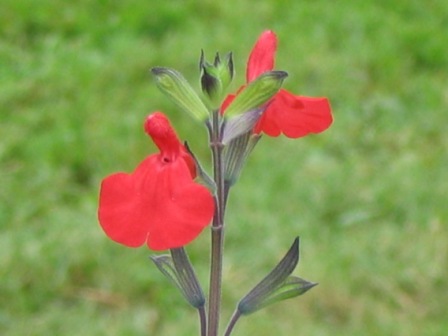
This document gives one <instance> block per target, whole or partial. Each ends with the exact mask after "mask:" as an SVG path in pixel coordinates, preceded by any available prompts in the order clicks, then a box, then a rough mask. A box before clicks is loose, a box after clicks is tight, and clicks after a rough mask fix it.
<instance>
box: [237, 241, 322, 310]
mask: <svg viewBox="0 0 448 336" xmlns="http://www.w3.org/2000/svg"><path fill="white" fill-rule="evenodd" d="M298 261H299V238H296V239H295V240H294V243H293V244H292V246H291V248H290V249H289V251H288V252H287V253H286V255H285V256H284V257H283V259H282V260H281V261H280V262H279V263H278V265H277V266H276V267H275V268H274V269H273V270H272V271H271V272H270V273H269V274H268V275H267V276H266V277H265V278H264V279H263V280H261V281H260V282H259V283H258V284H257V285H256V286H255V287H254V288H253V289H252V290H251V291H250V292H249V293H248V294H247V295H246V296H245V297H244V298H243V299H242V300H241V301H240V302H239V303H238V307H237V310H238V311H239V313H240V314H241V315H249V314H252V313H254V312H256V311H258V310H260V309H262V308H264V307H266V306H268V305H270V304H273V303H275V302H279V301H282V300H286V299H289V298H293V297H296V296H299V295H302V294H304V293H305V292H307V291H308V290H309V289H311V288H312V287H314V286H315V285H316V283H312V282H308V281H306V280H303V279H301V278H298V277H295V276H290V274H291V273H292V272H293V271H294V269H295V267H296V266H297V263H298Z"/></svg>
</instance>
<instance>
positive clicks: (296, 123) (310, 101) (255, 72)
mask: <svg viewBox="0 0 448 336" xmlns="http://www.w3.org/2000/svg"><path fill="white" fill-rule="evenodd" d="M276 49H277V37H276V36H275V34H274V33H273V32H272V31H270V30H268V31H265V32H263V33H262V34H261V36H260V37H259V39H258V41H257V43H256V44H255V46H254V48H253V49H252V52H251V54H250V56H249V60H248V62H247V72H246V80H247V82H251V81H253V80H254V79H256V78H257V77H258V76H260V75H261V74H262V73H264V72H266V71H271V70H273V68H274V56H275V51H276ZM234 97H235V96H233V95H230V96H229V97H227V99H226V100H225V102H224V104H223V109H225V107H226V106H228V105H229V104H230V102H231V101H232V100H233V98H234ZM332 122H333V118H332V115H331V108H330V103H329V102H328V99H326V98H312V97H304V96H297V95H294V94H292V93H290V92H288V91H286V90H284V89H281V90H280V91H279V92H278V93H277V94H276V95H275V96H274V98H272V99H271V101H270V102H269V104H268V106H267V108H266V110H265V111H264V113H263V115H262V116H261V118H260V120H259V121H258V123H257V124H256V125H255V128H254V133H257V134H258V133H261V132H263V133H265V134H267V135H269V136H272V137H276V136H279V135H280V134H281V133H283V134H284V135H285V136H287V137H289V138H299V137H303V136H305V135H307V134H309V133H320V132H322V131H324V130H326V129H327V128H328V127H329V126H330V125H331V123H332Z"/></svg>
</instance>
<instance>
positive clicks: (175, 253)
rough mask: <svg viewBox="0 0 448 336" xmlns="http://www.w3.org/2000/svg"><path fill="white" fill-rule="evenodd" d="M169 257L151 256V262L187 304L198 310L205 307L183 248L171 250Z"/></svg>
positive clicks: (198, 285)
mask: <svg viewBox="0 0 448 336" xmlns="http://www.w3.org/2000/svg"><path fill="white" fill-rule="evenodd" d="M170 252H171V256H170V255H166V254H165V255H159V256H152V257H151V260H152V261H153V262H154V264H155V265H156V266H157V268H158V269H159V270H160V271H161V272H162V274H163V275H164V276H165V277H166V278H167V279H168V280H169V281H170V282H171V283H172V284H173V285H174V286H176V287H177V288H178V289H179V291H180V292H181V293H182V295H183V297H184V298H185V299H186V300H187V302H188V303H189V304H190V305H191V306H193V307H195V308H200V307H203V306H204V305H205V296H204V292H203V291H202V288H201V285H200V284H199V281H198V279H197V276H196V273H195V272H194V269H193V266H192V265H191V262H190V260H189V258H188V255H187V253H186V252H185V249H184V248H183V247H181V248H175V249H171V250H170Z"/></svg>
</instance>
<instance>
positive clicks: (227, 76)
mask: <svg viewBox="0 0 448 336" xmlns="http://www.w3.org/2000/svg"><path fill="white" fill-rule="evenodd" d="M199 67H200V70H201V86H202V91H203V92H204V94H205V95H206V96H207V97H208V98H209V99H210V102H211V103H212V104H213V105H218V104H219V103H220V102H221V100H222V98H223V97H224V93H225V92H224V90H225V89H226V88H227V87H228V86H229V84H230V82H231V81H232V78H233V73H234V69H233V59H232V53H228V54H226V55H225V57H224V61H221V57H220V55H219V53H216V56H215V59H214V62H213V64H210V63H208V62H207V61H205V60H204V53H203V52H202V53H201V59H200V62H199Z"/></svg>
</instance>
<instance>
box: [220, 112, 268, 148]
mask: <svg viewBox="0 0 448 336" xmlns="http://www.w3.org/2000/svg"><path fill="white" fill-rule="evenodd" d="M263 112H264V108H255V109H253V110H251V111H248V112H246V113H243V114H239V115H237V116H234V117H232V118H229V119H225V120H224V126H223V131H222V133H223V134H222V139H221V142H222V143H223V144H224V145H227V144H228V143H229V142H230V141H231V140H233V139H235V138H237V137H239V136H240V135H242V134H245V133H247V132H249V131H252V129H253V128H254V126H255V124H256V123H257V121H258V120H259V119H260V117H261V116H262V115H263Z"/></svg>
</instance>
